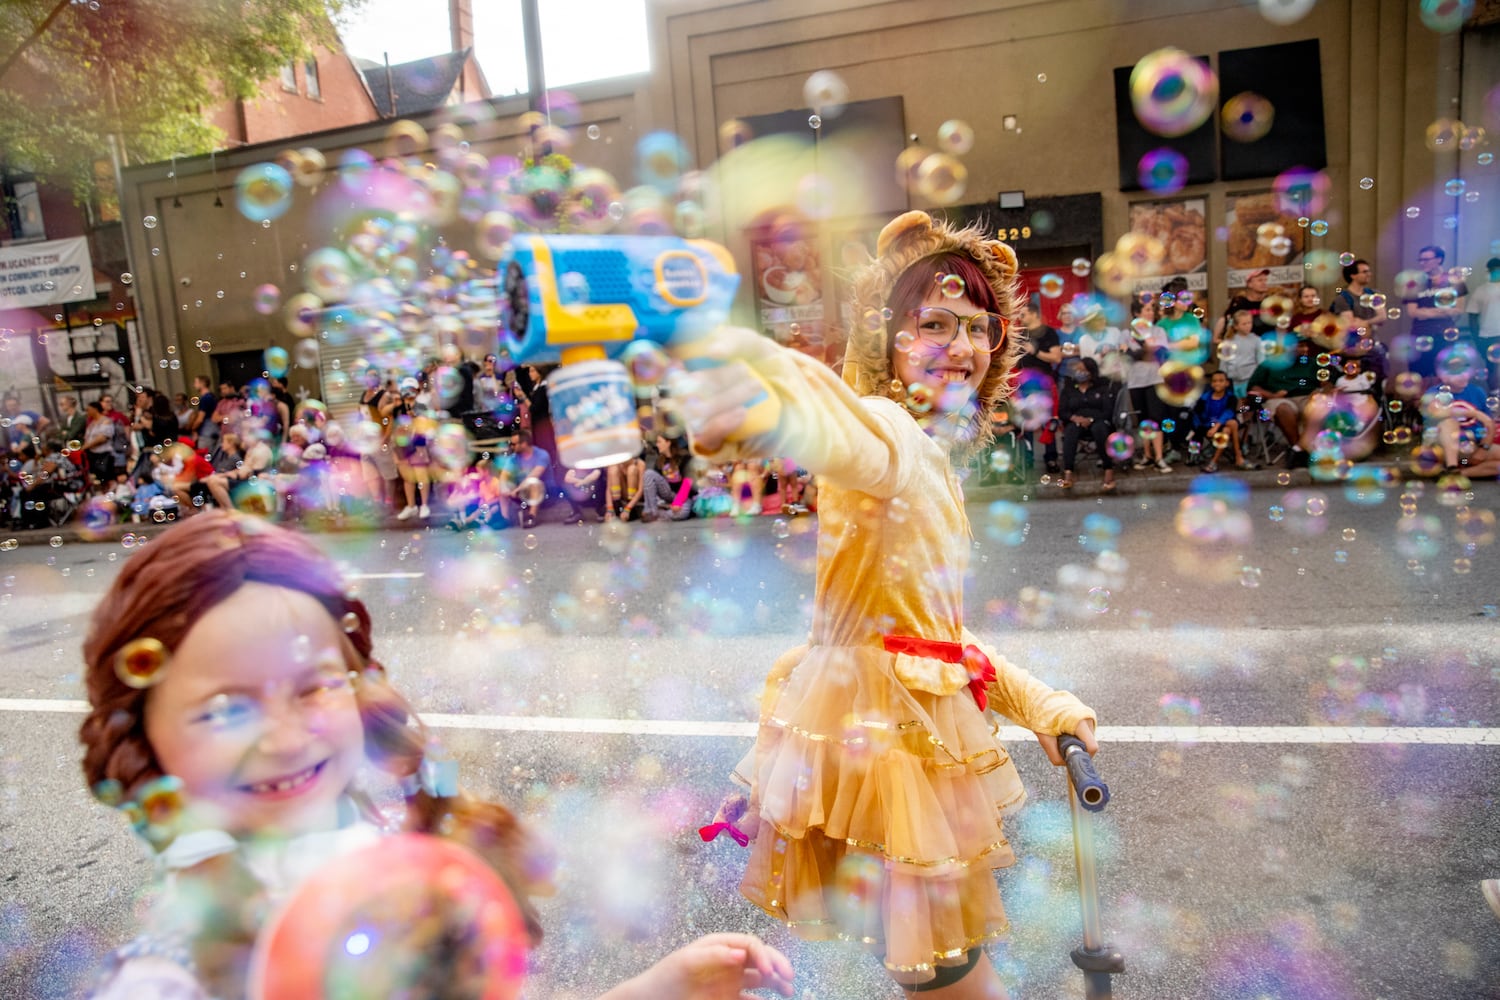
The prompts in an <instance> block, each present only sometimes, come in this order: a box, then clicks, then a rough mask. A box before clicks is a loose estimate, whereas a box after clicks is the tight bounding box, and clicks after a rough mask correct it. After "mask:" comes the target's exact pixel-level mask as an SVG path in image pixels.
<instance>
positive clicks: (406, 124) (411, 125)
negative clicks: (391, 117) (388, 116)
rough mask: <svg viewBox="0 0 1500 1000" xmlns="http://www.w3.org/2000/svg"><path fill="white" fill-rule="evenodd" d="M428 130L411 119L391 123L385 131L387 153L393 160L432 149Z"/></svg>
mask: <svg viewBox="0 0 1500 1000" xmlns="http://www.w3.org/2000/svg"><path fill="white" fill-rule="evenodd" d="M431 145H432V143H431V140H430V139H428V137H427V130H426V129H425V128H423V127H422V126H421V125H418V124H417V123H416V122H414V121H411V120H409V119H405V118H403V119H401V120H400V121H395V122H391V124H390V127H388V128H387V129H386V130H385V152H386V155H387V156H389V157H392V158H393V159H398V160H399V159H402V158H403V157H407V156H415V155H416V154H417V153H420V152H423V151H425V150H427V149H428V148H430V147H431Z"/></svg>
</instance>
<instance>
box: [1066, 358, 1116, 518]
mask: <svg viewBox="0 0 1500 1000" xmlns="http://www.w3.org/2000/svg"><path fill="white" fill-rule="evenodd" d="M1116 392H1117V390H1116V389H1115V387H1114V386H1113V385H1112V384H1111V383H1109V382H1106V381H1104V380H1103V379H1101V378H1100V377H1099V362H1097V361H1095V360H1094V359H1093V358H1079V359H1078V367H1077V377H1076V378H1074V379H1073V380H1072V381H1070V382H1067V383H1064V385H1063V391H1062V401H1061V405H1060V406H1059V408H1058V413H1059V415H1060V416H1061V418H1062V428H1063V448H1062V469H1063V478H1062V483H1061V486H1062V488H1063V489H1065V490H1066V489H1072V488H1073V469H1074V465H1075V463H1076V462H1077V460H1078V441H1079V438H1081V437H1083V436H1085V435H1087V436H1088V438H1089V439H1090V440H1092V441H1093V442H1094V447H1095V448H1096V449H1097V450H1098V452H1099V463H1100V465H1101V466H1103V468H1104V491H1105V492H1106V493H1108V492H1111V491H1112V490H1114V488H1115V464H1114V462H1113V461H1111V460H1110V457H1109V449H1108V448H1107V447H1105V442H1106V441H1107V440H1108V439H1109V435H1110V433H1111V432H1112V431H1113V430H1114V424H1113V423H1111V422H1110V421H1111V419H1112V417H1113V415H1114V407H1115V395H1116Z"/></svg>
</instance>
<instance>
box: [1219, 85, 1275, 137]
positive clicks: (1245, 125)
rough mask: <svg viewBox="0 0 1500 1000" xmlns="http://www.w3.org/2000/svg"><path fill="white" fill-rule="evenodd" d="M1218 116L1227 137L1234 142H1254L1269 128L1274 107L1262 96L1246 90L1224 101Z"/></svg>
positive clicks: (1273, 115)
mask: <svg viewBox="0 0 1500 1000" xmlns="http://www.w3.org/2000/svg"><path fill="white" fill-rule="evenodd" d="M1219 117H1220V121H1221V122H1222V123H1223V125H1224V134H1225V135H1227V136H1229V138H1231V139H1233V140H1234V141H1235V142H1254V141H1255V140H1257V139H1259V138H1261V137H1262V136H1264V135H1265V134H1266V133H1267V132H1269V131H1270V130H1271V125H1272V123H1273V122H1274V121H1275V120H1276V109H1275V108H1274V107H1272V105H1271V102H1270V101H1268V100H1266V99H1265V98H1264V97H1262V96H1260V95H1259V94H1256V93H1252V92H1251V91H1248V90H1247V91H1244V92H1243V93H1239V94H1235V95H1234V96H1233V97H1231V98H1230V99H1229V100H1227V101H1225V102H1224V109H1223V111H1221V112H1220V113H1219Z"/></svg>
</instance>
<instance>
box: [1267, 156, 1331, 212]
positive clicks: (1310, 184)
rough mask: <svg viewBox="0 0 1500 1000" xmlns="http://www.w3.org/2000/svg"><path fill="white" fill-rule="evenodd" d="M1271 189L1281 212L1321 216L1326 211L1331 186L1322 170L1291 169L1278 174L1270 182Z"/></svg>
mask: <svg viewBox="0 0 1500 1000" xmlns="http://www.w3.org/2000/svg"><path fill="white" fill-rule="evenodd" d="M1271 189H1272V190H1273V191H1274V192H1275V193H1276V203H1277V205H1278V206H1279V207H1280V208H1281V210H1282V211H1283V212H1288V213H1293V214H1296V215H1322V214H1323V213H1324V212H1325V211H1327V209H1328V195H1329V193H1330V192H1331V191H1332V189H1333V185H1332V182H1331V181H1329V179H1328V174H1327V173H1325V172H1324V171H1322V170H1309V169H1307V168H1306V167H1293V168H1292V169H1290V170H1285V171H1282V172H1281V173H1280V174H1278V175H1277V176H1276V179H1275V180H1274V181H1272V182H1271Z"/></svg>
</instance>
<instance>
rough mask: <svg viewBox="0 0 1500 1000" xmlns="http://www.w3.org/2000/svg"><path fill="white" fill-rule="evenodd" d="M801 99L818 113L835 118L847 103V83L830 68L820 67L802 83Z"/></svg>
mask: <svg viewBox="0 0 1500 1000" xmlns="http://www.w3.org/2000/svg"><path fill="white" fill-rule="evenodd" d="M802 100H803V102H804V103H806V104H807V106H808V107H810V108H815V109H816V110H817V111H818V113H819V114H823V115H827V116H828V117H829V118H837V117H838V115H839V113H840V112H841V111H843V110H844V105H845V104H848V103H849V85H848V84H847V83H845V82H844V78H843V77H841V76H839V75H838V74H837V73H835V72H833V71H832V70H827V69H820V70H818V71H817V72H816V73H814V74H812V75H811V76H809V77H808V78H807V82H806V83H804V84H803V85H802Z"/></svg>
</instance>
